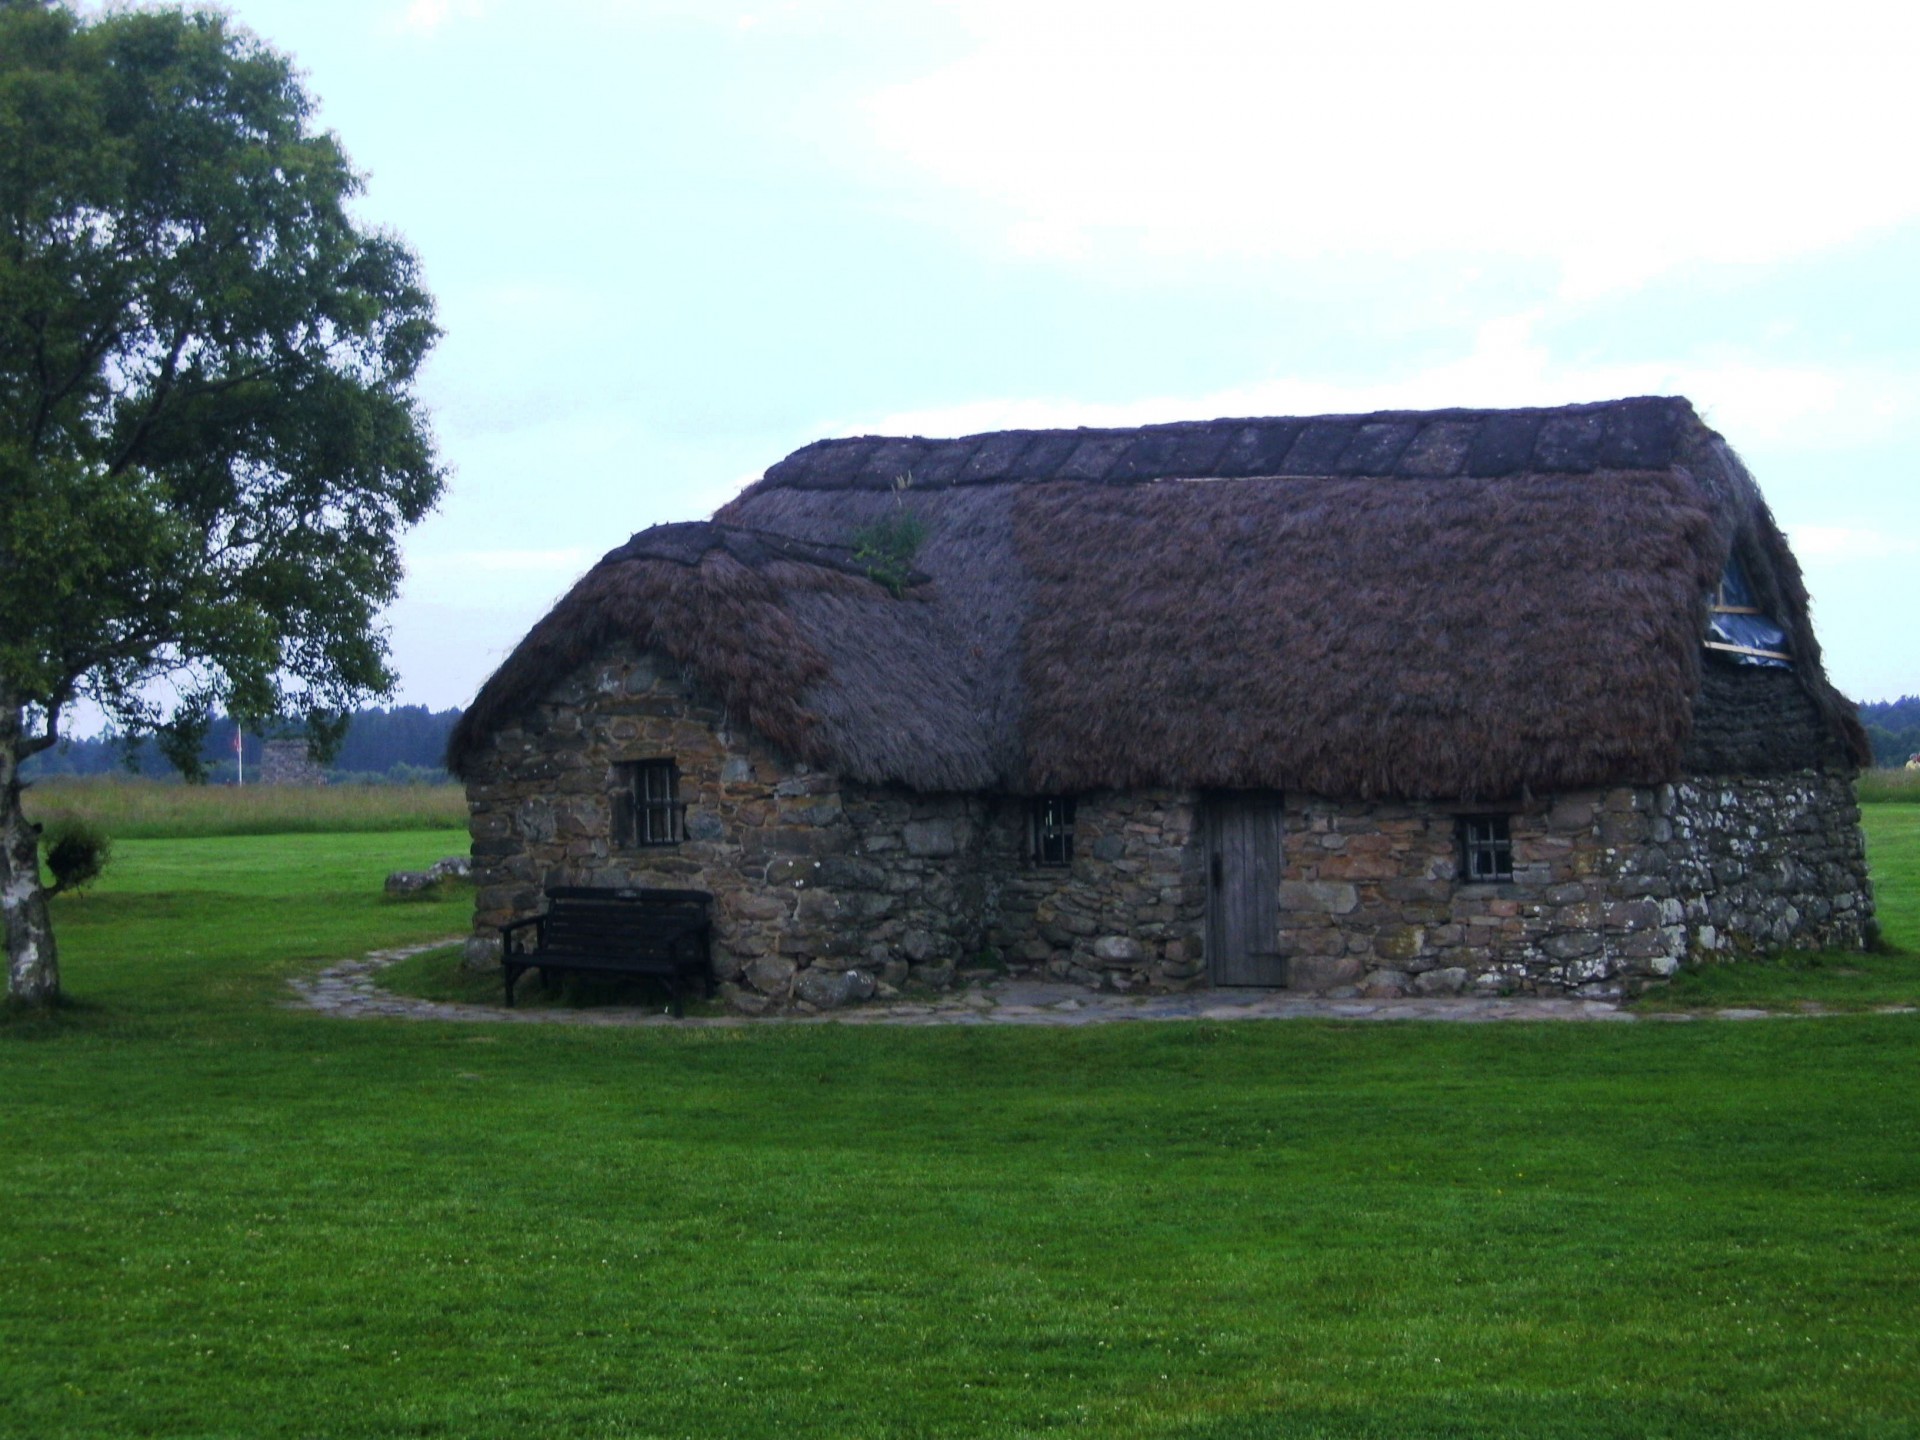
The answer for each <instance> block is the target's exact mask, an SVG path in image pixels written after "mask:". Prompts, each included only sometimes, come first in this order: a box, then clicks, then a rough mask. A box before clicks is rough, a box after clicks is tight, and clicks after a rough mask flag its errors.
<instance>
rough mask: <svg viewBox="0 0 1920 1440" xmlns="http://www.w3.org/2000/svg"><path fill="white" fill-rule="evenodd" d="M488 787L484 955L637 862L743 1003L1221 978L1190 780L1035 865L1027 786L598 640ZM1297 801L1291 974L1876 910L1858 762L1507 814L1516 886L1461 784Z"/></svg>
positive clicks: (1289, 917) (1289, 883) (1846, 928)
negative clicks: (916, 990)
mask: <svg viewBox="0 0 1920 1440" xmlns="http://www.w3.org/2000/svg"><path fill="white" fill-rule="evenodd" d="M667 756H671V757H673V759H674V760H675V762H676V763H677V765H678V767H679V770H680V777H681V778H680V798H681V800H682V801H683V802H685V804H686V806H687V812H686V839H685V841H684V843H682V844H679V845H675V846H670V847H645V848H637V847H636V848H622V847H619V846H616V845H615V844H614V843H613V838H612V837H613V811H612V795H613V793H614V790H615V786H616V770H615V767H616V766H617V765H619V764H621V763H622V762H629V761H636V760H648V759H657V758H662V757H667ZM468 797H469V801H470V805H471V810H472V830H473V855H474V874H475V881H476V884H477V887H478V889H477V897H476V911H475V937H474V941H473V942H472V944H471V946H470V953H471V954H472V955H473V957H474V959H475V961H476V963H486V962H489V961H490V960H492V959H493V958H494V957H496V956H497V954H498V938H497V937H498V927H499V926H500V925H502V924H504V923H505V922H506V921H508V920H509V919H513V918H518V917H521V916H526V915H531V914H533V913H535V912H536V911H537V910H538V909H539V905H540V895H541V892H542V890H543V889H545V888H546V887H549V886H553V885H563V884H581V885H606V886H641V885H644V886H664V887H690V888H697V889H703V890H709V891H711V892H713V894H714V896H715V917H714V918H715V930H716V945H715V967H716V970H717V972H718V974H719V976H720V978H721V980H722V981H723V984H724V985H725V987H726V989H725V993H726V995H727V997H728V999H729V1001H730V1002H731V1003H733V1004H734V1005H736V1006H737V1007H738V1008H741V1009H745V1010H749V1011H752V1010H758V1009H764V1008H768V1007H773V1006H787V1005H797V1006H800V1007H803V1008H826V1007H830V1006H834V1005H839V1004H844V1003H848V1002H850V1001H856V1000H860V999H864V998H867V997H868V996H870V995H873V994H876V993H880V994H890V993H893V992H895V991H898V990H901V989H905V988H907V987H909V986H912V985H929V986H935V987H939V986H945V985H947V984H949V983H951V982H952V980H953V978H954V976H955V975H956V974H957V973H959V972H960V971H962V970H964V969H966V968H968V967H970V966H980V965H987V964H991V965H994V966H997V967H1002V968H1005V969H1008V970H1011V971H1014V972H1016V973H1031V974H1036V975H1046V976H1049V977H1053V978H1061V979H1070V980H1074V981H1077V982H1079V983H1082V984H1087V985H1098V986H1101V987H1104V988H1108V989H1121V990H1125V989H1132V988H1138V987H1146V988H1156V989H1165V988H1177V987H1182V986H1187V985H1193V984H1199V983H1204V981H1205V978H1206V971H1205V962H1204V955H1203V936H1204V931H1205V916H1206V860H1205V854H1204V844H1203V843H1202V840H1201V827H1200V823H1199V819H1200V802H1199V800H1198V799H1197V797H1195V796H1193V795H1190V794H1183V793H1178V792H1172V791H1136V792H1128V793H1125V794H1118V793H1102V794H1091V795H1082V796H1079V797H1077V806H1076V815H1075V832H1076V833H1075V853H1074V860H1073V863H1072V865H1071V866H1067V867H1059V868H1050V867H1040V866H1036V865H1034V864H1032V863H1031V860H1030V857H1029V854H1028V845H1029V840H1028V831H1027V803H1028V802H1026V801H1024V800H1021V799H1017V798H1008V797H982V796H958V795H918V794H913V793H910V792H906V791H903V790H898V789H888V788H873V787H868V786H862V785H858V784H854V783H852V782H848V781H845V780H843V779H841V778H840V777H838V776H835V775H831V774H827V773H822V772H820V771H818V770H811V769H809V768H808V767H807V766H805V765H803V764H798V763H795V762H792V761H789V760H787V759H785V758H784V757H783V756H781V755H779V754H777V753H775V752H774V751H772V750H771V749H770V748H769V747H767V746H766V745H764V744H763V743H762V742H760V741H759V740H758V739H757V738H756V737H755V736H753V735H752V734H750V733H748V732H745V731H743V730H740V729H737V728H734V727H732V726H731V725H730V724H729V722H728V717H727V715H726V713H725V711H724V709H723V708H722V707H721V706H719V705H718V704H717V703H715V702H713V701H712V700H711V699H710V698H708V697H704V696H702V695H701V694H699V693H698V692H697V691H696V690H695V689H694V688H692V686H691V685H690V684H689V683H688V682H687V680H686V679H685V678H683V677H682V676H681V675H680V673H679V672H678V671H677V669H675V668H674V667H671V666H668V665H664V664H662V663H657V662H656V661H655V660H653V659H652V658H650V657H648V656H646V655H643V654H637V653H619V654H614V655H610V656H608V657H607V658H605V659H603V660H602V661H599V662H596V663H595V664H593V665H591V666H589V667H587V668H586V669H584V670H583V671H581V672H580V673H578V674H577V675H575V676H574V677H573V678H572V679H571V680H570V681H568V682H567V683H566V684H565V685H563V686H562V687H560V689H559V690H558V691H556V692H555V693H554V694H553V695H552V696H551V697H550V698H549V699H548V701H547V702H546V703H544V704H542V705H540V706H538V707H536V708H535V709H534V710H533V711H532V712H531V713H530V714H528V715H527V716H526V717H524V719H523V720H522V721H521V722H520V723H519V724H518V725H516V726H513V727H509V728H507V729H504V730H502V731H501V732H500V733H499V734H498V735H496V736H495V737H494V739H493V741H492V742H491V743H490V745H489V747H488V750H487V752H486V754H485V755H484V756H483V757H482V759H481V760H480V762H479V763H478V764H477V766H476V767H475V773H474V775H473V777H472V779H471V780H470V782H469V785H468ZM1283 804H1284V866H1285V869H1284V874H1283V878H1282V884H1281V889H1280V896H1279V903H1280V910H1281V914H1280V923H1281V929H1280V940H1281V945H1282V948H1283V950H1284V951H1285V952H1286V953H1287V954H1288V955H1289V956H1290V964H1291V968H1292V977H1293V983H1294V986H1295V988H1300V989H1314V990H1331V991H1335V992H1340V991H1346V990H1352V991H1353V992H1354V993H1362V992H1364V993H1370V994H1375V995H1389V994H1394V993H1446V992H1457V991H1460V990H1463V989H1468V988H1475V989H1492V990H1500V991H1526V992H1537V993H1553V994H1559V993H1569V992H1570V993H1576V994H1581V995H1589V996H1604V995H1615V994H1619V993H1622V992H1625V991H1631V990H1634V989H1637V988H1639V987H1640V986H1642V985H1644V984H1646V983H1648V982H1649V981H1651V980H1654V979H1657V978H1658V977H1660V976H1663V975H1667V974H1670V973H1672V971H1673V970H1674V969H1676V968H1677V967H1678V965H1679V964H1681V963H1682V962H1683V961H1685V960H1686V959H1687V958H1689V957H1690V956H1699V957H1712V956H1720V955H1726V954H1732V953H1739V952H1741V951H1744V950H1749V949H1775V948H1780V947H1807V946H1816V945H1842V946H1845V945H1857V944H1859V943H1861V941H1862V939H1863V938H1864V937H1866V936H1867V935H1868V934H1869V933H1870V930H1869V927H1870V925H1871V916H1872V901H1871V897H1870V894H1869V892H1868V889H1867V881H1866V869H1865V857H1864V852H1863V849H1862V846H1861V841H1860V834H1859V829H1858V812H1857V810H1856V809H1855V808H1854V805H1853V799H1852V791H1851V780H1850V778H1848V777H1847V776H1846V775H1845V774H1844V773H1833V774H1828V773H1825V772H1821V771H1812V770H1809V771H1802V772H1798V773H1796V774H1791V775H1783V776H1772V777H1767V778H1760V779H1750V778H1749V779H1735V780H1726V781H1705V780H1699V781H1690V782H1688V783H1686V784H1682V785H1677V786H1669V787H1661V788H1644V787H1643V788H1625V787H1622V788H1617V789H1612V790H1606V791H1592V792H1585V793H1580V794H1569V795H1564V796H1560V797H1557V798H1554V799H1551V800H1541V801H1537V802H1534V803H1531V804H1529V805H1527V806H1524V807H1522V808H1521V809H1519V810H1518V811H1516V812H1514V813H1512V816H1511V829H1512V837H1513V853H1514V861H1515V864H1514V878H1513V880H1512V882H1511V883H1499V884H1480V885H1468V884H1462V883H1461V882H1460V879H1459V863H1460V861H1459V850H1458V840H1457V836H1456V824H1457V821H1456V816H1455V814H1454V811H1453V810H1452V809H1450V808H1449V807H1444V806H1438V805H1382V804H1359V803H1347V802H1336V801H1328V800H1322V799H1318V798H1315V797H1311V796H1288V797H1286V798H1285V800H1284V802H1283Z"/></svg>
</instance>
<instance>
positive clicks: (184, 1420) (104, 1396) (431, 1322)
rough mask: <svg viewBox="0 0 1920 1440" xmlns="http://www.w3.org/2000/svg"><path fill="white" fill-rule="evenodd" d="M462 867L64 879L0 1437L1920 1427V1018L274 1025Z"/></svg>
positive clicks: (11, 1161)
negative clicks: (316, 982)
mask: <svg viewBox="0 0 1920 1440" xmlns="http://www.w3.org/2000/svg"><path fill="white" fill-rule="evenodd" d="M1870 823H1871V824H1872V825H1873V827H1874V837H1875V848H1874V859H1875V864H1876V867H1877V868H1878V869H1879V872H1880V874H1881V889H1882V896H1883V904H1885V903H1886V902H1887V901H1888V900H1890V899H1893V898H1894V897H1893V896H1892V895H1891V894H1890V893H1889V892H1890V891H1893V890H1895V889H1897V888H1900V887H1906V888H1905V890H1904V891H1903V892H1902V894H1901V896H1900V897H1899V901H1898V905H1896V906H1895V907H1893V908H1894V909H1898V908H1899V907H1900V906H1908V902H1909V900H1910V898H1911V890H1912V888H1913V887H1912V867H1913V865H1914V863H1915V861H1916V857H1917V854H1920V841H1916V838H1915V836H1914V835H1913V833H1912V832H1911V831H1910V830H1905V829H1901V828H1898V827H1895V828H1892V829H1889V828H1888V825H1887V817H1886V815H1885V814H1884V812H1875V813H1874V814H1873V815H1872V817H1871V821H1870ZM445 849H446V841H445V837H444V836H442V835H437V834H432V833H426V834H391V835H381V834H365V835H352V836H330V837H320V836H304V835H289V836H281V837H273V838H269V839H262V840H252V841H241V840H196V841H179V842H169V843H157V842H139V841H132V842H128V843H126V844H124V845H123V846H122V847H120V849H119V850H118V852H117V854H116V865H115V868H114V869H113V870H112V871H110V872H109V875H108V877H107V879H106V880H105V881H103V882H102V884H101V886H100V888H99V889H98V891H97V892H93V893H88V894H83V895H80V896H74V897H65V898H62V899H61V900H60V901H58V902H56V923H57V924H58V925H59V927H60V930H61V935H62V938H63V941H64V942H65V945H66V951H65V956H66V962H67V975H68V980H69V984H70V986H71V988H72V989H73V991H74V993H75V995H76V997H77V1003H76V1004H75V1005H74V1006H73V1007H71V1008H70V1009H69V1010H67V1011H65V1012H63V1013H62V1014H61V1015H60V1016H58V1017H57V1018H56V1019H54V1020H51V1021H47V1020H33V1019H25V1020H23V1019H20V1018H18V1017H16V1018H15V1019H14V1020H12V1021H11V1022H9V1023H7V1024H5V1025H3V1026H0V1095H3V1096H4V1097H5V1104H4V1106H0V1204H4V1207H5V1208H4V1213H5V1215H6V1217H7V1223H6V1224H5V1225H4V1226H0V1355H3V1356H4V1357H5V1363H4V1364H0V1434H6V1435H9V1436H11V1435H20V1436H35V1437H64V1436H104V1435H114V1436H119V1435H156V1436H194V1437H216V1436H217V1437H229V1436H231V1437H241V1436H245V1437H256V1436H258V1437H277V1436H287V1437H302V1436H329V1437H334V1436H339V1437H361V1436H364V1437H376V1436H378V1437H388V1436H434V1437H437V1436H446V1437H456V1436H457V1437H465V1436H496V1435H497V1436H509V1435H512V1436H520V1435H527V1434H540V1435H556V1436H662V1437H665V1436H688V1435H691V1436H702V1437H704V1436H717V1435H724V1436H760V1435H828V1436H861V1437H865V1436H874V1437H879V1436H887V1437H894V1436H899V1437H906V1436H957V1435H981V1436H1026V1435H1041V1434H1053V1433H1071V1434H1076V1435H1090V1436H1150V1437H1178V1440H1235V1437H1253V1436H1377V1437H1382V1440H1385V1437H1395V1440H1398V1437H1414V1440H1418V1437H1441V1436H1457V1437H1483V1436H1513V1437H1520V1436H1525V1437H1581V1440H1588V1437H1593V1440H1598V1437H1629V1436H1630V1437H1635V1440H1639V1437H1679V1436H1741V1437H1758V1440H1773V1437H1789V1436H1792V1437H1799V1436H1849V1437H1852V1436H1859V1437H1889V1440H1891V1437H1895V1436H1900V1437H1905V1436H1909V1435H1912V1434H1914V1433H1916V1431H1920V1379H1917V1378H1916V1377H1920V1147H1916V1146H1915V1144H1914V1143H1913V1142H1914V1137H1915V1135H1916V1134H1920V1016H1881V1015H1861V1016H1850V1017H1844V1018H1836V1019H1819V1020H1797V1021H1780V1022H1769V1023H1756V1024H1745V1025H1742V1024H1733V1023H1710V1024H1697V1025H1683V1026H1667V1025H1592V1026H1575V1025H1538V1026H1522V1025H1513V1026H1447V1025H1392V1026H1389V1025H1341V1024H1333V1023H1315V1022H1281V1023H1275V1022H1267V1023H1245V1024H1233V1025H1222V1024H1205V1023H1195V1024H1179V1025H1170V1024H1163V1025H1138V1026H1127V1025H1116V1026H1107V1027H1096V1028H1089V1029H1085V1030H1017V1029H1002V1028H990V1029H968V1028H959V1027H951V1028H939V1029H906V1028H873V1027H851V1026H847V1027H841V1026H831V1025H826V1026H818V1025H816V1026H757V1027H748V1028H745V1029H706V1030H676V1029H670V1028H669V1029H644V1030H636V1029H619V1028H614V1029H600V1028H591V1027H572V1026H566V1027H560V1026H524V1027H523V1026H511V1025H480V1026H471V1025H440V1024H429V1023H417V1022H404V1021H392V1022H384V1021H366V1022H345V1021H333V1020H328V1019H325V1018H323V1017H319V1016H314V1015H311V1014H307V1013H303V1012H297V1011H289V1010H285V1009H282V1008H280V1007H279V1005H278V1003H277V1002H278V1001H279V1000H280V999H281V998H282V996H283V994H284V977H285V976H287V975H289V974H292V973H295V972H297V971H300V970H302V969H310V968H313V967H315V966H317V965H318V964H319V963H321V962H322V960H323V959H324V958H327V957H331V956H337V955H345V954H352V953H357V952H358V951H361V950H364V949H366V948H371V947H374V946H377V945H386V944H397V943H401V942H406V941H417V940H420V939H424V938H430V937H431V936H433V935H435V934H450V933H453V932H455V931H457V930H458V929H459V928H460V924H459V922H460V920H461V919H462V915H461V911H462V907H463V903H464V901H463V899H462V898H461V897H457V896H456V897H453V898H450V899H447V900H443V901H429V902H420V903H413V904H398V903H391V902H386V901H383V900H382V899H381V898H380V896H379V880H380V877H381V876H382V875H383V874H384V872H385V871H386V870H388V869H391V868H394V867H396V866H401V865H419V864H423V863H425V862H426V861H429V860H431V859H433V858H434V857H435V856H436V855H438V854H440V853H443V852H444V850H445ZM1895 875H1903V876H1905V877H1906V878H1904V879H1898V880H1895V879H1893V878H1891V877H1893V876H1895ZM1905 913H1906V914H1907V915H1908V916H1909V917H1911V915H1912V911H1911V908H1910V906H1909V908H1907V910H1906V912H1905ZM1901 923H1903V924H1905V923H1910V920H1909V921H1905V922H1901ZM1890 928H1891V927H1890ZM1902 933H1904V934H1911V931H1904V932H1902ZM422 969H423V970H430V969H431V965H428V964H425V963H423V965H422Z"/></svg>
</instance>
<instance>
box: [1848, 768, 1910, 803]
mask: <svg viewBox="0 0 1920 1440" xmlns="http://www.w3.org/2000/svg"><path fill="white" fill-rule="evenodd" d="M1860 803H1861V804H1862V805H1887V804H1895V805H1920V770H1908V769H1906V768H1905V767H1901V768H1898V769H1887V770H1866V771H1863V772H1861V775H1860Z"/></svg>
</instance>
